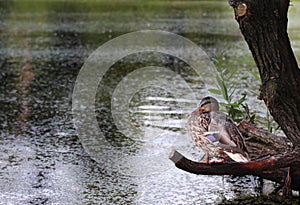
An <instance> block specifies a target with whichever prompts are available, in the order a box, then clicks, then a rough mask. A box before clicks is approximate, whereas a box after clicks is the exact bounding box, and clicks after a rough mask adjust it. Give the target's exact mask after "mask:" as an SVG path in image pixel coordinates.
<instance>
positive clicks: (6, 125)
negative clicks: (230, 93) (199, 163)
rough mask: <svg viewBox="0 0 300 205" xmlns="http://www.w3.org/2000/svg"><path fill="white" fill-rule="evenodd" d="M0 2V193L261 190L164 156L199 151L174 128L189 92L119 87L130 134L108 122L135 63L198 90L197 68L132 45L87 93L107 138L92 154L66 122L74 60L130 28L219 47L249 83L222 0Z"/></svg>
mask: <svg viewBox="0 0 300 205" xmlns="http://www.w3.org/2000/svg"><path fill="white" fill-rule="evenodd" d="M293 4H294V6H293V7H291V9H290V11H291V13H290V18H291V19H290V21H289V25H290V33H291V34H290V36H291V38H292V45H293V48H294V50H295V52H296V56H297V58H298V59H299V57H300V43H299V42H300V28H299V25H298V23H296V22H297V20H296V19H298V17H299V8H300V5H299V4H298V2H293ZM0 5H1V6H0V30H1V32H0V36H1V38H0V69H1V70H0V103H1V106H0V110H1V111H0V129H1V132H0V150H1V152H0V190H1V192H0V201H1V203H3V204H204V203H205V204H216V203H217V202H218V201H220V200H222V199H223V198H231V197H234V196H237V195H241V194H252V195H255V194H258V193H260V192H261V190H260V188H261V186H260V185H261V184H260V182H259V180H257V179H256V178H254V177H250V176H249V177H244V178H238V179H236V178H230V177H220V176H196V175H192V174H189V173H185V172H183V171H181V170H178V169H177V168H175V167H174V165H173V164H172V162H170V160H168V154H169V152H170V150H171V149H174V148H176V149H177V150H179V151H180V152H182V153H184V154H185V155H186V156H187V157H189V158H192V159H195V160H198V159H199V158H200V157H201V156H203V153H201V152H200V151H199V150H197V149H196V148H195V147H194V146H193V144H192V143H191V141H190V139H189V138H188V136H187V135H186V131H185V119H186V116H187V114H188V113H189V112H190V111H191V110H193V109H194V108H195V105H196V103H197V101H195V100H193V99H192V97H189V93H188V92H186V91H185V90H184V89H182V90H181V91H180V89H177V90H179V93H178V95H176V96H174V93H170V92H168V90H165V89H163V88H161V87H146V88H143V89H141V90H139V91H138V92H136V93H135V94H134V95H133V96H132V97H131V98H130V103H129V107H128V112H129V113H128V114H129V117H130V123H132V124H133V125H135V126H136V127H138V128H139V129H140V130H141V132H142V135H141V136H133V135H132V136H128V135H124V133H122V130H119V129H118V126H117V125H116V124H115V123H114V116H113V113H112V112H111V106H112V103H113V96H114V91H115V89H116V88H117V86H118V84H119V83H120V82H124V81H122V80H124V77H125V76H128V74H130V73H132V72H134V71H135V70H136V69H137V68H141V67H145V66H154V67H155V66H161V67H167V68H169V69H170V70H171V71H172V72H174V73H176V75H178V76H180V77H181V78H182V79H184V80H185V81H186V82H187V83H188V84H189V86H190V87H191V88H192V89H193V90H195V91H197V96H196V98H197V99H198V100H199V98H201V97H202V95H205V94H206V91H205V89H204V88H205V86H206V84H207V83H208V79H205V78H202V79H199V77H197V75H196V73H195V72H194V71H193V70H192V69H191V68H189V66H188V65H186V64H185V62H182V61H180V60H179V59H176V58H174V57H172V56H167V55H162V54H151V53H147V54H139V55H132V56H129V57H127V58H125V59H122V60H120V61H119V62H117V63H116V64H114V65H113V66H112V67H111V68H110V69H109V71H108V72H107V73H106V74H105V76H104V78H103V80H102V81H101V82H100V84H99V87H98V92H97V100H96V111H97V119H98V124H99V127H100V129H101V131H102V132H103V133H104V135H105V138H106V140H107V142H108V143H109V144H110V145H111V146H110V147H107V146H106V147H98V149H99V150H100V151H101V153H103V155H104V156H105V160H104V161H103V162H96V161H94V160H93V159H91V157H90V156H89V154H88V153H87V152H86V151H85V150H84V149H83V146H82V144H81V142H80V140H79V137H78V136H77V133H76V130H75V127H74V125H73V121H72V120H73V119H72V113H71V104H72V100H71V98H72V91H73V87H74V83H75V80H76V76H77V75H78V72H79V70H80V68H81V66H82V65H83V63H84V61H85V59H86V58H87V57H88V56H89V54H90V53H92V52H93V51H94V50H95V49H96V48H97V47H98V46H100V45H102V44H103V43H104V42H106V41H108V40H110V39H113V38H115V37H117V36H119V35H121V34H124V33H128V32H132V31H136V30H142V29H159V30H166V31H170V32H175V33H177V34H180V35H182V36H184V37H186V38H188V39H190V40H192V41H193V42H195V43H196V44H198V45H201V46H202V47H203V48H204V49H205V51H207V52H208V53H209V54H213V53H220V52H223V51H224V52H225V58H224V64H225V66H229V67H230V66H232V67H237V66H238V67H240V72H239V73H238V76H237V77H239V78H240V84H239V87H238V93H241V92H243V91H244V90H248V89H257V87H258V82H256V81H255V79H254V78H253V76H251V75H249V73H248V72H249V70H250V71H254V70H255V66H254V63H253V60H252V58H251V56H250V53H249V51H248V49H247V46H246V44H245V43H244V41H243V39H242V37H241V36H240V33H239V30H238V27H237V24H236V23H235V22H234V20H233V15H232V10H231V8H230V7H229V6H228V5H227V4H226V2H223V1H222V2H221V1H209V2H208V1H205V2H196V1H188V2H180V1H170V2H168V1H147V2H139V1H138V2H136V1H121V2H115V1H106V0H103V1H80V0H78V1H74V2H71V1H63V0H62V1H34V3H32V2H31V1H27V0H15V1H1V2H0ZM212 75H213V74H212ZM167 78H168V76H166V79H167ZM168 80H170V82H171V81H174V82H176V78H173V79H168ZM249 80H251V81H252V82H254V84H253V85H249V84H248V82H249ZM178 85H179V86H180V84H179V83H178ZM115 94H116V93H115ZM180 95H181V96H185V97H178V96H180ZM249 95H250V96H249V99H248V100H249V104H250V105H251V106H250V108H252V109H256V110H258V111H260V114H261V115H264V114H265V111H264V107H262V105H261V104H257V101H256V96H255V95H253V94H251V92H250V91H249ZM252 102H253V103H252ZM254 102H255V103H254ZM116 105H118V104H117V103H116ZM125 123H126V122H125ZM120 153H121V154H120Z"/></svg>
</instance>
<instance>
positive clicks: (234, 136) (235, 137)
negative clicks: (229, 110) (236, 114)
mask: <svg viewBox="0 0 300 205" xmlns="http://www.w3.org/2000/svg"><path fill="white" fill-rule="evenodd" d="M224 126H225V130H226V132H227V133H228V135H229V137H230V140H231V141H233V142H234V143H235V144H236V146H237V148H238V149H240V150H242V151H243V152H246V153H248V149H247V147H246V145H245V140H244V137H243V135H242V134H241V132H240V131H239V129H238V128H237V126H236V125H235V123H234V122H233V121H232V120H231V119H230V118H229V116H227V115H226V122H225V125H224Z"/></svg>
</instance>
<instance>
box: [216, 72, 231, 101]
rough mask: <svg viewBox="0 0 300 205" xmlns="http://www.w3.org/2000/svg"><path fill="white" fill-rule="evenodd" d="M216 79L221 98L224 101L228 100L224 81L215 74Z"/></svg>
mask: <svg viewBox="0 0 300 205" xmlns="http://www.w3.org/2000/svg"><path fill="white" fill-rule="evenodd" d="M216 79H217V83H218V85H219V87H220V88H221V91H222V95H223V98H224V99H225V100H226V101H229V97H228V92H227V87H226V85H225V83H224V81H223V80H222V79H221V78H220V77H219V76H218V75H216Z"/></svg>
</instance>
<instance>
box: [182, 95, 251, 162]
mask: <svg viewBox="0 0 300 205" xmlns="http://www.w3.org/2000/svg"><path fill="white" fill-rule="evenodd" d="M187 131H188V133H189V135H190V136H191V138H192V141H193V142H194V144H195V145H196V146H197V147H199V148H200V149H202V150H203V151H204V152H205V153H206V157H205V162H206V163H207V164H211V163H224V161H235V162H249V161H251V159H250V157H249V151H248V148H247V146H246V144H245V139H244V137H243V135H242V134H241V133H240V131H239V130H238V128H237V126H236V124H235V123H234V122H233V120H232V119H231V118H230V117H229V116H228V115H227V114H226V113H224V112H221V111H220V107H219V102H218V101H217V100H216V99H215V98H213V97H211V96H207V97H204V98H203V99H202V100H201V102H200V104H199V107H198V108H197V109H196V110H194V111H193V112H192V113H191V114H190V115H189V117H188V120H187ZM210 157H215V158H218V159H219V161H214V162H209V158H210Z"/></svg>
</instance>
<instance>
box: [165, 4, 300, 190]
mask: <svg viewBox="0 0 300 205" xmlns="http://www.w3.org/2000/svg"><path fill="white" fill-rule="evenodd" d="M229 4H230V5H231V6H232V7H233V8H234V13H235V19H236V20H237V22H238V24H239V26H240V30H241V32H242V34H243V36H244V38H245V40H246V42H247V44H248V46H249V49H250V50H251V52H252V55H253V58H254V60H255V63H256V65H257V67H258V69H259V73H260V76H261V80H262V85H261V94H260V96H259V98H260V99H262V100H264V102H265V104H266V105H267V107H268V109H269V111H270V113H271V115H272V116H273V118H274V119H275V121H276V122H277V123H278V124H279V125H280V127H281V128H282V130H283V131H284V133H285V134H286V136H287V138H288V139H289V140H290V143H289V142H287V141H286V140H285V139H284V138H282V137H277V136H274V135H272V134H270V133H268V132H266V131H264V130H262V129H259V128H257V127H255V126H254V125H251V124H249V123H246V122H243V123H241V124H240V125H239V129H240V131H241V132H242V133H243V134H244V135H245V136H248V137H250V140H247V141H246V144H247V145H248V146H249V147H250V155H251V158H252V161H251V162H249V163H236V162H234V163H228V162H226V163H224V164H209V165H207V164H205V163H197V162H192V161H190V160H188V159H186V158H184V157H183V156H182V155H181V154H180V153H178V152H176V151H174V152H172V153H171V155H170V159H171V160H172V161H173V162H174V163H175V165H176V166H177V167H178V168H180V169H183V170H185V171H188V172H191V173H195V174H217V175H224V174H230V175H237V176H241V175H245V174H253V175H257V176H261V177H263V178H267V179H271V180H273V181H276V182H283V181H284V178H285V176H287V170H288V169H287V168H288V167H289V168H290V175H291V179H292V182H291V185H292V188H293V189H295V190H299V189H300V188H299V181H300V70H299V68H298V64H297V61H296V58H295V56H294V53H293V50H292V48H291V44H290V40H289V37H288V34H287V22H288V19H287V12H288V8H289V5H290V1H289V0H229ZM290 145H291V146H290Z"/></svg>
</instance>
